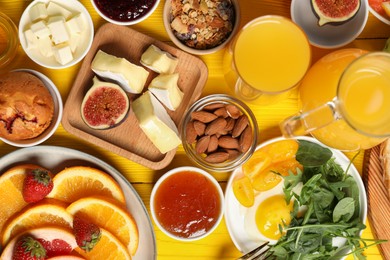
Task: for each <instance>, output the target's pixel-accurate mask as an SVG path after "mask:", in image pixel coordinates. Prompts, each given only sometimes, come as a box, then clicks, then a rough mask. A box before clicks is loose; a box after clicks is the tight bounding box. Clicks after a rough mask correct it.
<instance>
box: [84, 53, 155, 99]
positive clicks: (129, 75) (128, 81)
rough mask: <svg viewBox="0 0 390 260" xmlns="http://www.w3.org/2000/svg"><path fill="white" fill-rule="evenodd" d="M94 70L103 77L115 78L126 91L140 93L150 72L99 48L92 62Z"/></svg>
mask: <svg viewBox="0 0 390 260" xmlns="http://www.w3.org/2000/svg"><path fill="white" fill-rule="evenodd" d="M91 68H92V70H93V71H94V72H95V73H96V74H97V75H99V76H100V77H102V78H105V79H108V80H113V81H115V82H116V83H118V84H119V85H120V86H121V87H122V88H123V89H124V90H125V91H127V92H130V93H134V94H139V93H141V92H142V90H143V88H144V86H145V83H146V80H147V78H148V76H149V72H148V71H147V70H145V69H144V68H143V67H141V66H137V65H135V64H133V63H131V62H129V61H128V60H126V59H125V58H118V57H115V56H114V55H110V54H107V53H105V52H103V51H102V50H99V51H98V52H97V53H96V55H95V58H94V59H93V61H92V64H91Z"/></svg>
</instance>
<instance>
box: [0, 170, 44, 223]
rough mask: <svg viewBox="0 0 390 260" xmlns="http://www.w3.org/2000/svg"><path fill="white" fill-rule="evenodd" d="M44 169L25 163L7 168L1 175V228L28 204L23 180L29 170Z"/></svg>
mask: <svg viewBox="0 0 390 260" xmlns="http://www.w3.org/2000/svg"><path fill="white" fill-rule="evenodd" d="M37 168H40V169H43V168H42V167H40V166H38V165H34V164H23V165H18V166H15V167H13V168H11V169H9V170H7V171H6V172H5V173H4V174H2V175H1V176H0V190H1V196H0V230H1V229H2V228H3V226H4V223H5V222H6V221H7V220H8V219H9V218H10V217H11V216H12V215H13V214H15V213H16V212H18V211H20V210H21V209H22V208H23V207H25V206H26V205H27V202H25V201H24V199H23V195H22V189H23V182H24V178H25V176H26V173H27V171H28V170H32V169H37Z"/></svg>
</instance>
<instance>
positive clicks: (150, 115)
mask: <svg viewBox="0 0 390 260" xmlns="http://www.w3.org/2000/svg"><path fill="white" fill-rule="evenodd" d="M132 109H133V111H134V114H135V116H136V118H137V120H138V123H139V126H140V127H141V129H142V131H143V132H144V133H145V134H146V136H147V137H148V138H149V139H150V141H152V143H153V144H154V145H155V146H156V147H157V149H158V150H159V151H160V152H161V153H163V154H164V153H166V152H169V151H171V150H173V149H175V148H176V147H177V146H179V145H180V144H181V140H180V138H179V136H178V130H177V127H176V125H175V123H174V122H173V121H172V119H171V118H170V116H169V115H168V113H167V111H166V110H165V109H164V107H163V106H162V105H161V103H160V102H159V101H158V100H157V99H156V98H155V97H154V96H153V95H152V94H151V93H150V92H149V91H146V92H145V93H144V94H143V95H142V96H140V97H139V98H137V99H136V100H134V102H133V104H132Z"/></svg>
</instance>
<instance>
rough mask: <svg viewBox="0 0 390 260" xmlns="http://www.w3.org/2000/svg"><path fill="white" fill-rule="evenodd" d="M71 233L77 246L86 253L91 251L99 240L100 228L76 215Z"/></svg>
mask: <svg viewBox="0 0 390 260" xmlns="http://www.w3.org/2000/svg"><path fill="white" fill-rule="evenodd" d="M73 233H74V235H75V237H76V242H77V245H78V246H79V247H80V248H81V249H83V250H84V251H86V252H89V251H91V250H92V249H93V248H94V247H95V245H96V244H97V243H98V242H99V240H100V238H101V232H100V228H99V227H98V226H96V225H95V224H93V223H91V222H89V221H87V220H85V219H83V218H81V217H80V216H78V215H76V216H75V217H74V219H73Z"/></svg>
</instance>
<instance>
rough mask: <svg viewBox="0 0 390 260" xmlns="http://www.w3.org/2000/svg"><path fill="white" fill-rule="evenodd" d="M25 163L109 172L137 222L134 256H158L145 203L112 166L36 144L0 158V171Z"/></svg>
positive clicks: (137, 259) (139, 259)
mask: <svg viewBox="0 0 390 260" xmlns="http://www.w3.org/2000/svg"><path fill="white" fill-rule="evenodd" d="M22 163H33V164H38V165H41V166H43V167H45V168H47V169H49V170H51V171H52V172H53V173H56V172H59V171H61V170H63V169H64V168H65V167H70V166H80V165H83V166H90V167H96V168H99V169H101V170H103V171H105V172H106V173H108V174H110V175H111V176H112V177H113V178H114V179H115V180H116V181H117V182H118V183H119V185H120V187H121V188H122V190H123V192H124V194H125V198H126V204H127V209H128V210H129V212H130V213H131V214H132V215H133V217H134V219H135V221H136V222H137V225H138V230H139V247H138V250H137V252H136V254H135V255H134V256H133V258H132V259H133V260H144V259H156V258H157V251H156V238H155V235H154V230H153V226H152V223H151V221H150V218H149V215H148V212H147V210H146V208H145V205H144V203H143V202H142V200H141V198H140V197H139V195H138V193H137V192H136V191H135V189H134V188H133V186H132V185H131V184H130V183H129V182H128V181H127V179H125V177H123V175H121V174H120V173H119V172H118V171H117V170H116V169H114V168H113V167H112V166H110V165H108V164H107V163H105V162H104V161H102V160H100V159H98V158H96V157H94V156H92V155H89V154H86V153H83V152H80V151H77V150H73V149H69V148H64V147H58V146H36V147H29V148H24V149H19V150H16V151H14V152H11V153H9V154H7V155H5V156H3V157H2V158H0V174H1V173H3V172H4V171H6V170H7V169H9V168H11V167H13V166H16V165H19V164H22Z"/></svg>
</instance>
